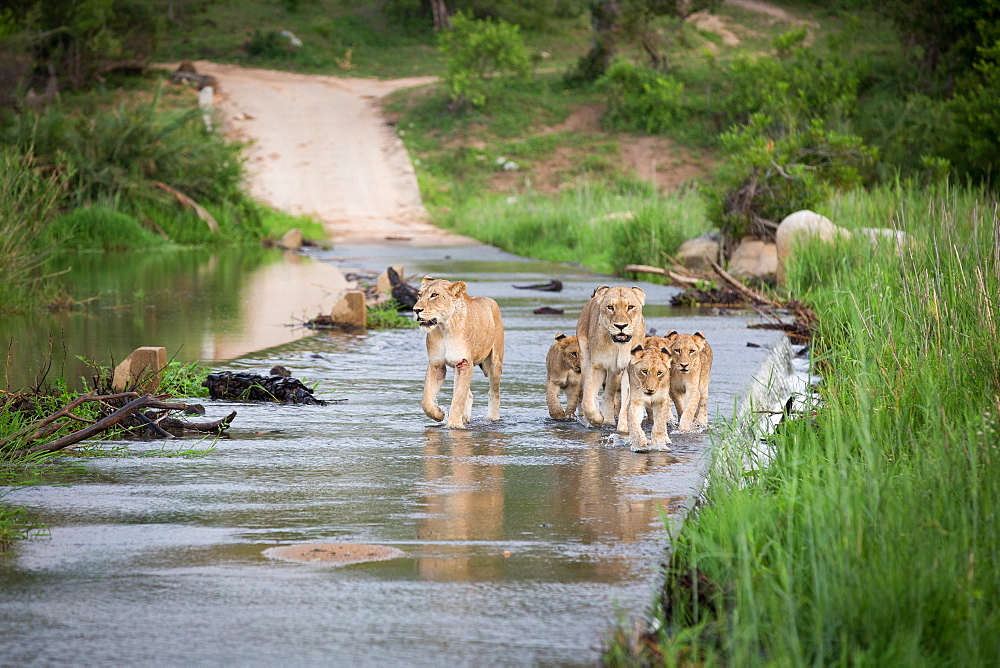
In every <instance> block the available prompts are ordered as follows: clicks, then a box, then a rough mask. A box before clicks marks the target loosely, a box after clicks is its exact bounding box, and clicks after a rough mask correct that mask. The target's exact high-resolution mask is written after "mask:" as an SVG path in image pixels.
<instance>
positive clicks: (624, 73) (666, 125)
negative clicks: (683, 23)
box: [601, 61, 684, 134]
mask: <svg viewBox="0 0 1000 668" xmlns="http://www.w3.org/2000/svg"><path fill="white" fill-rule="evenodd" d="M601 83H602V84H603V85H604V87H605V88H606V90H607V92H608V110H607V113H605V115H604V117H603V118H602V122H603V123H604V125H605V126H606V127H608V128H610V129H613V130H631V131H635V132H645V133H647V134H659V133H661V132H664V131H666V130H669V129H670V128H672V127H674V126H676V125H677V124H678V122H679V121H680V120H681V119H682V118H683V110H682V107H681V100H682V97H683V94H684V85H683V84H681V83H680V82H678V81H676V80H674V78H673V77H671V76H669V75H666V74H663V73H661V72H657V71H656V70H654V69H651V68H649V67H645V66H642V65H634V64H632V63H628V62H624V61H618V62H616V63H614V64H613V65H612V66H611V67H610V68H609V69H608V71H607V73H606V74H605V75H604V77H603V79H602V80H601Z"/></svg>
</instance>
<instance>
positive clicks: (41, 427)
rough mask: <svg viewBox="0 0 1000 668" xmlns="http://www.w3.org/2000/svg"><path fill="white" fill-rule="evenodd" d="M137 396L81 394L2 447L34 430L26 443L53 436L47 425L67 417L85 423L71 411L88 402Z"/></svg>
mask: <svg viewBox="0 0 1000 668" xmlns="http://www.w3.org/2000/svg"><path fill="white" fill-rule="evenodd" d="M137 396H139V393H138V392H122V393H120V394H105V395H100V396H98V395H95V394H94V393H93V392H88V393H87V394H81V395H80V396H78V397H77V398H76V399H74V400H73V401H71V402H69V403H68V404H66V405H65V406H63V407H62V408H60V409H59V410H57V411H56V412H55V413H53V414H52V415H49V416H48V417H45V418H42V419H41V420H39V421H38V422H34V423H32V424H29V425H28V426H27V427H25V428H24V429H22V430H21V431H19V432H17V433H16V434H12V435H11V436H9V437H7V438H5V439H3V440H2V441H0V447H3V446H5V445H7V444H8V443H10V442H11V441H13V440H15V439H17V438H19V437H20V436H22V435H24V434H26V433H28V432H29V431H31V430H32V429H34V430H35V431H34V433H32V434H31V436H28V437H27V438H25V439H24V440H25V442H27V441H35V440H38V439H39V438H43V437H45V436H48V435H49V434H51V433H52V432H53V431H55V430H54V429H52V430H46V429H45V427H46V426H47V425H49V424H51V423H52V422H55V421H56V420H58V419H59V418H61V417H67V416H68V417H72V418H73V419H75V420H80V421H81V422H84V421H85V420H83V419H82V418H79V417H76V416H75V415H73V414H72V413H71V412H70V411H72V410H73V409H74V408H76V407H77V406H79V405H80V404H83V403H86V402H88V401H104V400H105V399H122V398H124V397H137ZM57 428H58V427H57Z"/></svg>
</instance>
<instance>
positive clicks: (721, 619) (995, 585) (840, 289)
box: [607, 186, 1000, 665]
mask: <svg viewBox="0 0 1000 668" xmlns="http://www.w3.org/2000/svg"><path fill="white" fill-rule="evenodd" d="M997 205H998V203H997V200H996V199H995V198H994V197H992V196H989V195H987V194H986V193H983V192H982V191H970V190H966V189H961V188H952V187H947V186H938V187H935V188H932V189H929V190H925V191H917V190H914V189H907V188H902V187H899V186H887V187H883V188H879V189H876V190H874V191H873V192H871V193H857V192H855V193H852V194H850V195H848V196H844V197H843V198H840V199H838V200H837V201H835V202H834V203H833V204H832V206H834V207H836V209H837V210H838V211H840V212H842V213H843V214H844V215H845V217H859V218H861V219H863V220H868V219H869V217H871V216H875V217H878V218H881V219H890V220H892V221H893V222H895V223H896V224H898V225H899V226H900V227H901V228H902V229H904V230H905V231H906V232H907V234H908V235H909V236H910V242H909V243H908V244H907V245H906V246H904V247H903V248H902V249H901V250H900V251H898V252H897V250H896V248H895V246H894V245H892V244H890V245H888V246H885V247H883V248H881V249H879V250H878V251H875V256H874V257H873V250H872V249H871V247H870V245H869V244H868V243H866V242H862V243H857V242H855V243H850V242H842V243H838V244H836V245H833V246H827V245H824V244H816V245H812V246H810V247H809V248H808V250H807V252H805V253H804V255H803V258H802V260H801V261H800V262H799V263H797V264H796V265H795V267H793V268H792V270H791V271H790V275H789V289H790V290H791V291H793V292H794V293H795V294H799V295H807V296H808V299H809V301H810V303H811V304H812V305H813V307H814V308H815V309H816V312H817V315H818V316H819V330H818V332H817V335H816V338H815V339H814V347H813V357H814V360H815V361H816V362H817V364H816V368H817V369H821V370H822V371H823V382H822V384H821V385H820V388H819V394H820V398H819V403H818V405H817V406H816V407H815V408H816V410H815V415H810V416H804V417H801V418H797V419H790V420H787V421H785V422H784V423H783V424H782V425H781V427H780V428H779V430H778V431H777V432H776V433H775V434H773V435H771V436H769V437H768V448H767V450H768V452H769V453H770V457H769V459H767V460H762V458H761V457H760V451H759V449H754V448H753V444H747V443H745V442H741V441H739V440H736V441H734V442H732V443H729V444H728V445H727V446H726V447H725V448H723V449H722V450H721V451H720V452H719V455H718V459H717V462H716V467H715V471H714V473H713V475H712V478H711V483H710V498H709V501H708V502H707V503H705V504H703V505H702V506H701V507H700V508H699V509H698V510H697V512H696V513H695V514H694V515H693V516H692V517H691V518H689V521H688V522H687V523H686V524H685V526H684V528H683V529H682V530H681V532H680V534H679V535H678V536H676V537H675V539H674V541H673V555H672V559H671V562H670V566H669V569H668V573H667V580H666V586H665V590H664V592H663V597H662V599H660V607H659V608H658V610H659V613H658V614H659V624H660V630H659V631H658V632H657V633H654V634H652V635H651V636H647V637H646V638H645V639H639V638H631V639H630V638H628V637H627V636H628V634H627V633H626V632H624V631H623V632H622V633H621V634H620V637H619V638H618V641H617V644H615V645H614V646H613V649H612V650H610V652H609V654H608V657H607V658H608V660H609V662H610V663H612V664H615V665H621V664H629V665H632V664H636V663H639V664H644V665H645V664H657V665H659V664H668V665H676V664H679V663H695V664H731V663H733V664H739V665H747V664H761V663H763V664H769V663H783V664H789V665H806V664H817V663H818V664H830V663H842V662H844V663H852V664H861V665H887V664H893V665H924V664H928V663H929V664H941V663H956V664H961V665H988V664H989V663H990V662H991V661H992V658H993V657H995V656H996V655H997V652H998V651H1000V646H998V640H997V635H996V628H997V615H998V611H997V607H996V604H995V602H996V601H997V600H1000V599H998V597H1000V575H998V572H997V570H996V569H994V568H992V567H991V566H989V564H992V563H994V560H995V559H996V558H997V556H998V550H1000V522H998V521H997V515H996V509H997V507H998V503H1000V451H998V429H1000V372H998V369H1000V329H998V328H1000V307H998V305H997V302H996V298H995V297H996V295H997V294H1000V258H998V257H997V254H996V249H997V248H998V247H1000V246H998V242H1000V223H998V220H997V213H996V212H997ZM647 641H648V642H647Z"/></svg>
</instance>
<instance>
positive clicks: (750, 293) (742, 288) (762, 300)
mask: <svg viewBox="0 0 1000 668" xmlns="http://www.w3.org/2000/svg"><path fill="white" fill-rule="evenodd" d="M708 263H709V264H710V265H712V269H714V270H715V273H717V274H718V275H719V278H721V279H722V280H724V281H725V282H726V283H728V284H729V285H731V286H733V287H734V288H736V290H738V291H739V292H740V293H741V294H743V295H744V296H746V297H747V298H748V299H750V300H751V301H755V302H757V303H758V304H766V305H767V306H772V307H774V308H781V304H779V303H777V302H774V301H771V300H770V299H768V298H767V297H765V296H764V295H762V294H760V293H759V292H757V291H756V290H753V289H751V288H749V287H747V286H746V285H744V284H743V283H742V282H740V281H738V280H736V279H735V278H733V277H732V275H730V274H729V272H727V271H726V270H725V269H723V268H722V267H720V266H719V264H718V263H717V262H715V261H713V260H709V261H708Z"/></svg>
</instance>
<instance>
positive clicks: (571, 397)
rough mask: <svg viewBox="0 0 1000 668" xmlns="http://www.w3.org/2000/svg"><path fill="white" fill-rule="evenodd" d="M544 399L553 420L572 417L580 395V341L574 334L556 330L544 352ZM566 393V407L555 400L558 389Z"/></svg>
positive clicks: (557, 399)
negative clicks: (547, 348) (551, 341)
mask: <svg viewBox="0 0 1000 668" xmlns="http://www.w3.org/2000/svg"><path fill="white" fill-rule="evenodd" d="M545 370H546V378H545V403H546V404H548V407H549V416H550V417H552V419H554V420H565V419H572V417H573V415H575V414H576V409H577V406H579V405H580V397H582V396H583V377H582V375H581V374H580V370H581V369H580V343H579V341H578V340H577V338H576V336H566V335H565V334H563V333H562V332H559V333H558V334H556V340H555V341H554V342H553V343H552V346H550V347H549V352H548V354H547V355H546V356H545ZM560 391H564V392H565V393H566V410H563V407H562V404H560V403H559V392H560Z"/></svg>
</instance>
